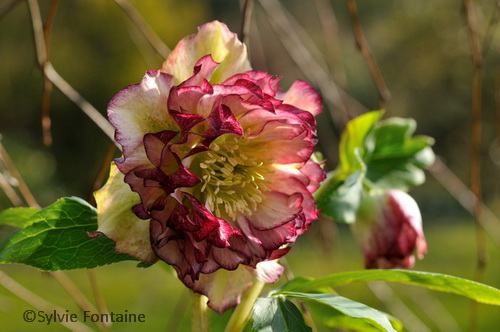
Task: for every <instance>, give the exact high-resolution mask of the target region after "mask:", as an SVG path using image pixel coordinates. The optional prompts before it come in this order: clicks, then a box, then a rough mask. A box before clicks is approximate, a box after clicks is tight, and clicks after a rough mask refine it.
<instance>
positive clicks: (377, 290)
mask: <svg viewBox="0 0 500 332" xmlns="http://www.w3.org/2000/svg"><path fill="white" fill-rule="evenodd" d="M367 285H368V288H370V290H371V291H372V292H373V294H374V295H375V296H376V297H377V298H378V299H379V300H380V301H381V302H382V303H383V304H384V306H385V307H387V309H389V311H390V312H391V313H392V314H394V315H395V316H396V317H398V318H400V319H402V320H403V322H404V323H405V324H404V325H405V327H407V328H409V329H410V330H411V331H419V332H431V330H430V329H429V328H428V327H427V326H426V325H425V324H424V323H423V322H422V321H421V320H420V319H419V318H418V317H417V316H416V315H415V314H414V313H413V312H412V311H411V310H410V309H409V308H408V306H407V305H406V304H405V303H404V302H403V301H402V300H401V299H400V298H399V297H398V296H396V295H395V294H394V292H393V291H392V289H391V288H390V287H389V286H387V284H386V283H385V282H383V281H378V282H369V283H367Z"/></svg>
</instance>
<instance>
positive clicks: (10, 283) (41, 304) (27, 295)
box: [0, 271, 93, 332]
mask: <svg viewBox="0 0 500 332" xmlns="http://www.w3.org/2000/svg"><path fill="white" fill-rule="evenodd" d="M0 285H2V286H3V287H5V289H7V290H8V291H9V292H11V293H12V294H14V295H15V296H17V297H18V298H20V299H21V300H23V301H24V302H26V303H28V304H29V305H31V306H33V307H34V308H36V309H38V310H42V311H45V312H53V311H54V310H55V311H56V312H59V313H65V312H66V310H65V309H64V308H61V307H58V306H56V305H55V304H53V303H50V302H48V301H47V300H45V299H43V298H41V297H40V296H38V295H36V294H35V293H33V292H32V291H30V290H29V289H27V288H25V287H24V286H22V285H21V284H19V283H18V282H16V281H15V280H14V279H12V278H11V277H9V276H8V275H7V274H5V273H4V272H3V271H0ZM58 322H60V323H61V325H64V326H65V327H67V328H68V329H70V330H71V331H77V332H80V331H81V332H92V331H93V330H92V329H91V328H90V327H88V326H87V325H85V324H83V323H82V322H80V321H76V322H72V321H71V320H69V321H65V320H61V321H58Z"/></svg>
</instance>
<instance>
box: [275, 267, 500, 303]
mask: <svg viewBox="0 0 500 332" xmlns="http://www.w3.org/2000/svg"><path fill="white" fill-rule="evenodd" d="M356 281H388V282H397V283H402V284H409V285H415V286H421V287H425V288H428V289H432V290H437V291H441V292H447V293H453V294H458V295H462V296H465V297H468V298H470V299H472V300H475V301H477V302H480V303H486V304H493V305H500V290H499V289H496V288H494V287H491V286H487V285H484V284H481V283H478V282H475V281H471V280H467V279H462V278H458V277H454V276H449V275H446V274H440V273H429V272H420V271H408V270H362V271H352V272H342V273H335V274H331V275H328V276H325V277H322V278H318V279H314V280H311V281H304V282H303V283H300V284H299V283H294V284H291V283H287V284H285V285H283V286H282V287H281V288H280V290H279V291H278V293H281V292H287V291H294V292H308V291H311V290H313V289H317V288H321V287H327V286H328V287H335V286H340V285H344V284H348V283H352V282H356Z"/></svg>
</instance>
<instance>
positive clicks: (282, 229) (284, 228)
mask: <svg viewBox="0 0 500 332" xmlns="http://www.w3.org/2000/svg"><path fill="white" fill-rule="evenodd" d="M251 230H252V234H253V235H254V236H255V237H258V238H259V239H260V241H261V243H262V247H263V248H264V249H266V250H267V251H268V252H271V251H274V250H277V249H279V248H281V247H282V246H283V245H285V244H287V243H293V242H295V239H296V238H297V236H298V234H297V225H296V223H295V221H294V220H292V221H289V222H288V223H286V224H284V225H281V226H279V227H276V228H273V229H268V230H263V231H261V230H258V229H256V228H251ZM268 257H269V254H268Z"/></svg>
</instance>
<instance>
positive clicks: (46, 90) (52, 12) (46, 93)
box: [41, 0, 61, 146]
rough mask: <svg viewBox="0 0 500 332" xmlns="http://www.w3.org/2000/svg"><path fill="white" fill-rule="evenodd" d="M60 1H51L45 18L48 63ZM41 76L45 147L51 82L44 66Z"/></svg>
mask: <svg viewBox="0 0 500 332" xmlns="http://www.w3.org/2000/svg"><path fill="white" fill-rule="evenodd" d="M60 2H61V0H53V1H52V3H51V4H50V9H49V14H48V16H47V21H46V23H45V28H44V30H43V35H44V40H45V52H46V54H45V59H46V60H47V61H48V59H49V54H50V37H51V35H52V26H53V23H54V19H55V17H56V11H57V7H58V6H59V3H60ZM41 67H42V71H43V72H42V74H43V93H42V134H43V144H44V145H45V146H51V145H52V134H51V131H50V127H51V122H52V121H51V120H50V96H51V94H52V82H51V81H50V80H49V79H48V78H47V75H45V72H44V68H45V64H43V65H42V66H41Z"/></svg>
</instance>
